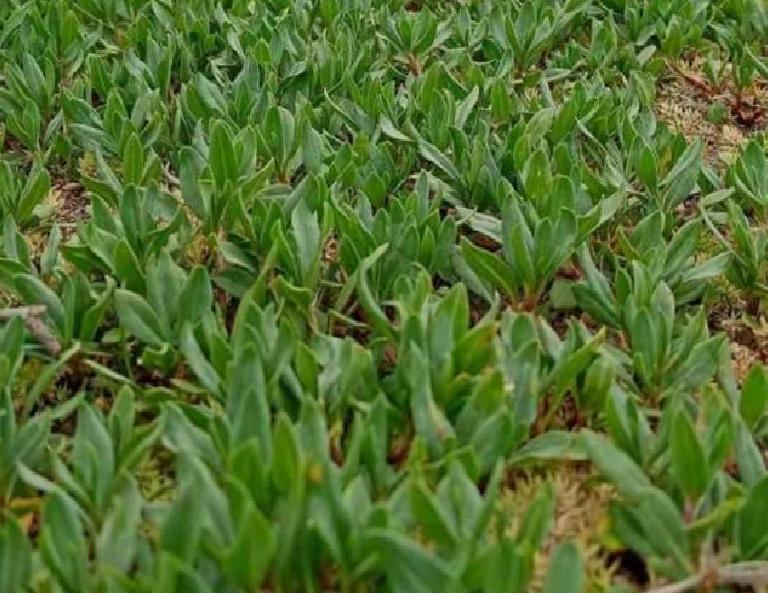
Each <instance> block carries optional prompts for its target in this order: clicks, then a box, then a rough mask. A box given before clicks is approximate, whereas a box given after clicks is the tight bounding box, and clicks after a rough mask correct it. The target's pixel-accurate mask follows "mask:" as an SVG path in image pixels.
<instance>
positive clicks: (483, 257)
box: [461, 238, 517, 296]
mask: <svg viewBox="0 0 768 593" xmlns="http://www.w3.org/2000/svg"><path fill="white" fill-rule="evenodd" d="M461 253H462V255H464V259H465V260H466V262H467V264H469V267H470V268H472V271H473V272H474V273H475V274H477V276H478V278H480V280H482V281H483V282H485V283H487V284H489V285H490V286H491V287H493V288H494V289H496V290H500V291H502V292H503V293H504V294H505V295H508V296H511V295H514V294H515V293H516V290H517V289H516V286H515V273H514V270H512V268H511V267H510V266H509V265H508V264H507V263H506V262H505V261H504V260H502V259H501V258H499V257H498V256H496V255H494V254H493V253H490V252H488V251H486V250H485V249H481V248H480V247H477V246H475V245H474V244H473V243H471V242H470V241H468V240H467V239H464V238H463V239H462V240H461Z"/></svg>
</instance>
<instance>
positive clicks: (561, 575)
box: [544, 542, 584, 593]
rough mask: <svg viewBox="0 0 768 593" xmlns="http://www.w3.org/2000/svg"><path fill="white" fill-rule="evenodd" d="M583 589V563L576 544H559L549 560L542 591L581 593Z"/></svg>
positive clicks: (545, 592)
mask: <svg viewBox="0 0 768 593" xmlns="http://www.w3.org/2000/svg"><path fill="white" fill-rule="evenodd" d="M583 590H584V563H583V561H582V559H581V554H580V553H579V549H578V548H577V547H576V544H574V543H573V542H565V543H562V544H560V545H559V546H558V547H557V548H556V549H555V552H554V554H552V559H551V560H550V561H549V569H548V571H547V580H546V583H545V585H544V593H581V592H582V591H583Z"/></svg>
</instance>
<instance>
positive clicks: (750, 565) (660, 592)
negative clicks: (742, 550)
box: [645, 562, 768, 593]
mask: <svg viewBox="0 0 768 593" xmlns="http://www.w3.org/2000/svg"><path fill="white" fill-rule="evenodd" d="M704 584H709V585H714V586H727V585H735V586H738V587H751V588H752V589H754V590H755V591H758V590H759V588H760V587H765V586H768V562H737V563H736V564H728V565H726V566H721V567H719V568H713V569H711V570H707V571H704V572H702V573H701V574H698V575H694V576H691V577H688V578H687V579H684V580H682V581H679V582H677V583H672V584H671V585H664V586H663V587H657V588H655V589H649V590H647V591H646V592H645V593H685V592H686V591H691V590H693V589H696V588H698V587H700V586H701V585H704Z"/></svg>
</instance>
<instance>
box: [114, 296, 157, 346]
mask: <svg viewBox="0 0 768 593" xmlns="http://www.w3.org/2000/svg"><path fill="white" fill-rule="evenodd" d="M115 309H116V310H117V314H118V316H119V317H120V324H121V325H122V326H123V327H125V329H127V330H128V331H129V332H131V333H132V334H133V335H134V336H136V337H137V338H138V339H139V340H141V341H143V342H146V343H147V344H150V345H152V346H161V345H162V344H163V342H164V339H163V337H164V336H163V328H162V324H161V322H160V319H158V317H157V315H156V314H155V312H154V311H153V310H152V308H151V307H150V306H149V304H148V303H147V301H145V300H144V299H142V298H141V297H140V296H139V295H137V294H136V293H135V292H130V291H128V290H122V289H118V290H116V291H115Z"/></svg>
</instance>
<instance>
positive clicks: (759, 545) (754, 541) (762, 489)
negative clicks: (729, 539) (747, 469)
mask: <svg viewBox="0 0 768 593" xmlns="http://www.w3.org/2000/svg"><path fill="white" fill-rule="evenodd" d="M766 517H768V477H765V478H763V479H762V480H761V481H760V482H758V483H757V484H756V485H755V486H754V487H753V488H752V489H751V490H750V491H749V493H748V494H747V498H746V501H745V502H744V506H743V507H742V508H741V512H740V513H739V516H738V521H737V525H738V543H739V547H740V549H741V554H742V557H743V558H744V559H745V560H752V559H758V558H761V557H763V556H764V555H765V554H766V552H768V529H766V528H765V521H766Z"/></svg>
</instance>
